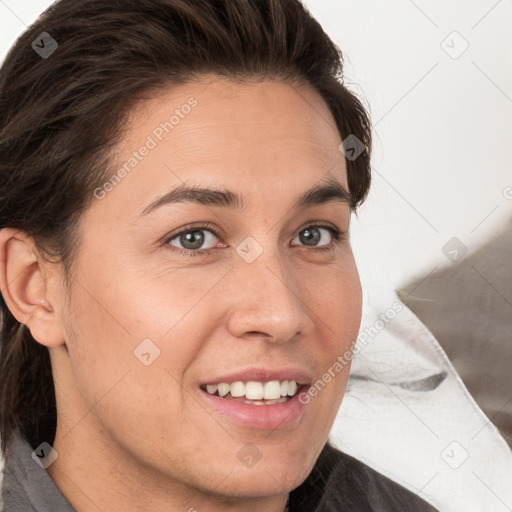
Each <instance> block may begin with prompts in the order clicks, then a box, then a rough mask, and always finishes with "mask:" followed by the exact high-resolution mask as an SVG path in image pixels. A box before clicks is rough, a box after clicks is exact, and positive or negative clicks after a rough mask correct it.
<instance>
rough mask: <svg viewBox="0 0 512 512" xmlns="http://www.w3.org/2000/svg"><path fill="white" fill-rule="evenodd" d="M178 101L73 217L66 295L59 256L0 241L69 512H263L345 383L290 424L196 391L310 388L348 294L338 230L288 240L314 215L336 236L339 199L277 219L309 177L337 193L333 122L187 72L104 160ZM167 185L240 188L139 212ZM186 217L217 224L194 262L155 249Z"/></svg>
mask: <svg viewBox="0 0 512 512" xmlns="http://www.w3.org/2000/svg"><path fill="white" fill-rule="evenodd" d="M190 97H194V98H195V99H196V100H197V102H198V103H197V106H196V107H195V108H193V109H192V111H191V112H190V113H189V114H188V115H187V116H186V117H184V118H183V119H181V120H180V123H179V125H177V126H176V127H175V128H174V129H173V130H172V131H171V132H170V133H169V134H166V135H165V136H164V138H163V139H162V141H161V142H159V143H158V144H157V146H156V147H155V148H154V149H152V150H151V151H150V152H149V154H148V155H147V156H146V157H145V158H144V159H143V160H142V161H141V162H139V163H138V165H137V167H136V168H134V169H133V171H132V172H131V173H130V174H129V175H128V176H126V177H125V178H124V179H123V180H122V182H121V183H119V184H118V185H117V186H116V187H115V188H114V189H113V190H112V191H110V192H108V193H107V194H106V195H105V197H104V198H103V199H101V200H94V201H93V202H92V204H91V206H90V207H89V208H88V209H87V211H86V212H85V214H84V215H83V217H82V219H81V223H80V227H79V230H80V235H81V244H80V247H79V251H78V254H77V259H76V260H75V262H74V266H73V270H72V275H71V290H70V292H71V294H70V296H69V297H68V296H67V294H66V290H65V287H64V284H63V283H64V280H63V270H62V268H61V266H60V265H58V264H55V263H50V262H48V261H46V260H44V259H43V258H42V257H41V254H40V253H39V251H38V249H37V247H36V246H35V244H34V243H33V241H32V240H31V239H30V238H29V237H28V236H26V235H25V234H24V233H20V232H17V231H14V230H11V229H4V230H2V231H0V249H1V268H0V270H1V272H0V279H1V287H2V293H3V294H4V297H5V300H6V302H7V304H8V307H9V309H10V310H11V311H12V312H13V314H14V315H15V316H16V318H17V319H18V320H19V321H20V322H22V323H25V324H26V325H27V327H28V328H29V329H30V331H31V333H32V336H33V337H34V339H35V340H37V341H38V342H39V343H41V344H43V345H45V346H47V347H49V350H50V355H51V360H52V367H53V372H54V380H55V388H56V397H57V407H58V428H57V433H56V439H55V442H54V444H53V447H54V449H55V450H56V451H57V452H58V454H59V456H58V458H57V460H56V461H55V462H54V463H53V464H52V465H51V466H49V468H48V472H49V474H50V475H51V477H52V478H53V480H54V481H55V482H56V484H57V485H58V487H59V488H60V489H61V490H62V492H63V494H64V495H65V496H66V498H67V499H68V500H69V501H70V503H71V504H72V505H73V507H75V509H76V510H77V511H79V512H85V511H96V510H109V511H111V512H120V511H127V510H130V511H143V510H152V511H154V512H160V511H161V512H163V511H166V512H169V511H184V510H189V511H193V510H194V509H195V510H197V511H200V512H203V511H204V512H217V511H262V512H281V511H282V510H283V508H284V506H285V502H286V499H287V497H288V493H289V492H290V491H291V490H293V489H294V488H296V487H297V486H298V485H300V484H301V483H302V482H303V481H304V480H305V478H306V477H307V475H308V474H309V473H310V472H311V470H312V468H313V465H314V463H315V462H316V459H317V457H318V455H319V453H320V451H321V449H322V447H323V445H324V444H325V442H326V440H327V437H328V435H329V431H330V429H331V426H332V423H333V421H334V419H335V416H336V413H337V410H338V408H339V406H340V403H341V400H342V397H343V394H344V391H345V387H346V383H347V379H348V374H349V367H348V366H346V367H345V368H344V369H343V370H342V371H341V372H340V373H338V374H337V375H336V377H335V378H333V379H332V380H331V382H329V384H328V385H327V386H326V387H325V388H324V389H323V390H322V391H321V392H320V393H318V395H317V396H315V397H314V398H312V399H311V401H310V402H309V404H308V405H307V406H306V408H305V412H304V415H303V417H302V419H301V421H300V422H298V423H294V424H292V425H290V426H287V427H284V428H277V429H274V430H272V431H268V430H257V429H252V428H247V427H241V426H239V425H238V424H236V423H234V422H233V421H231V420H230V419H229V418H226V417H223V416H222V415H220V414H219V413H218V412H216V411H214V410H212V409H211V408H209V407H207V404H206V403H205V402H201V401H200V399H199V398H198V396H199V395H198V386H199V384H200V383H202V382H205V380H206V379H208V378H210V377H216V376H218V375H221V374H225V373H229V372H232V371H234V370H238V369H245V368H248V367H250V366H270V367H272V368H278V367H284V366H293V367H299V368H304V369H307V370H308V371H309V372H310V373H311V375H312V376H313V379H312V382H315V381H316V380H317V379H319V378H320V377H321V375H322V374H323V373H324V372H325V371H326V370H327V369H328V368H330V367H332V365H333V363H334V362H335V361H336V358H337V357H338V356H339V355H340V354H343V353H344V352H345V351H346V350H348V349H351V348H352V343H353V340H355V339H356V337H357V333H358V329H359V326H360V320H361V287H360V280H359V275H358V272H357V267H356V264H355V261H354V257H353V253H352V250H351V247H350V243H349V239H348V237H347V239H346V240H343V241H340V242H339V243H336V242H335V241H334V240H333V239H332V237H331V236H330V234H329V231H327V230H325V229H324V228H320V229H319V231H318V234H319V235H322V239H321V240H320V241H318V242H316V244H317V246H328V245H331V246H332V250H329V251H319V250H318V249H315V245H314V243H315V242H313V245H312V246H308V245H305V242H303V241H301V239H300V238H299V234H300V233H303V230H304V229H305V228H306V227H307V226H308V224H310V223H311V222H316V221H322V223H323V224H327V225H330V226H333V227H335V228H337V229H339V230H341V231H346V232H348V230H349V224H350V216H351V210H350V207H349V205H348V204H347V203H342V202H339V201H330V202H327V203H325V204H321V205H314V206H312V207H308V208H304V209H299V210H294V209H293V208H292V205H293V203H294V202H295V200H296V198H297V197H298V196H299V195H301V194H302V193H304V192H305V191H306V190H308V189H309V188H311V187H313V186H314V185H317V184H319V182H320V181H321V180H322V179H325V178H327V177H331V178H334V179H337V180H338V181H339V182H340V183H342V184H344V185H345V187H347V188H348V182H347V174H346V164H345V159H344V156H343V154H342V153H341V152H340V151H339V149H338V145H339V144H340V142H341V138H340V135H339V133H338V131H337V129H336V125H335V122H334V119H333V118H332V116H331V114H330V112H329V110H328V107H327V106H326V104H325V103H324V101H323V100H322V98H321V97H320V96H319V95H318V94H317V93H316V92H315V91H314V90H313V89H312V88H310V87H309V86H307V85H301V86H298V85H293V86H292V85H290V84H287V83H283V82H275V81H262V82H260V83H257V82H255V81H246V82H243V83H235V82H232V81H226V80H224V79H217V78H212V77H203V78H202V79H201V80H196V81H194V82H192V83H189V84H187V85H182V86H180V87H178V88H175V89H173V90H172V91H164V92H160V93H159V94H158V95H155V96H154V97H152V98H150V99H147V100H144V101H143V102H142V103H140V104H139V105H138V106H137V108H135V109H134V110H133V111H132V112H131V115H130V119H129V122H128V124H127V125H126V126H125V127H124V128H126V129H127V132H126V136H125V138H124V139H123V141H122V143H121V145H120V146H119V147H118V148H117V149H116V160H117V162H119V163H120V164H121V165H122V163H124V162H125V161H126V160H127V159H128V158H129V156H130V155H131V154H132V152H133V151H135V150H137V149H138V148H140V146H141V145H142V144H144V142H145V141H146V138H147V136H148V135H150V134H151V133H152V131H153V130H154V129H155V127H156V126H158V125H159V124H160V123H161V122H163V121H164V120H166V119H168V117H169V114H168V112H171V113H172V111H173V110H174V109H175V108H179V107H180V106H181V105H183V104H185V103H186V102H187V101H188V100H189V98H190ZM183 182H185V183H186V184H196V185H209V186H211V187H214V188H227V189H231V190H233V191H236V192H238V193H241V194H243V196H244V198H245V209H244V210H242V211H238V210H233V209H230V208H226V207H221V206H204V205H199V204H193V203H191V202H182V203H176V204H172V205H167V206H163V207H161V208H159V209H157V210H155V211H153V212H152V213H150V214H148V215H146V216H143V217H139V215H140V213H141V212H142V211H143V210H144V208H145V207H146V206H147V205H148V204H150V203H151V202H152V201H153V200H155V199H156V198H158V197H160V196H162V195H163V194H165V193H166V192H168V191H169V190H171V189H172V188H174V187H176V186H178V185H180V184H181V183H183ZM201 222H210V223H212V224H213V225H214V226H215V227H216V231H215V234H210V232H209V231H206V232H202V233H203V234H205V235H206V236H207V238H205V242H204V245H203V246H202V247H201V248H210V254H209V255H202V256H195V257H192V256H190V255H185V254H179V253H178V252H176V250H179V249H180V248H181V249H184V248H185V246H183V245H180V241H179V238H175V239H174V241H172V242H169V243H166V242H165V239H168V238H170V237H171V235H173V234H176V233H180V231H182V229H181V228H182V227H183V226H185V225H188V224H191V223H194V224H196V225H197V224H200V223H201ZM189 231H193V229H190V230H189ZM247 236H251V237H253V238H254V239H255V240H256V241H257V242H258V243H259V244H260V246H261V247H262V248H263V253H262V254H261V255H260V256H258V257H257V258H256V260H255V261H254V262H252V263H251V264H248V263H247V262H246V261H245V260H244V259H243V258H241V257H240V256H239V255H238V254H237V252H236V247H237V246H238V245H239V244H240V242H241V241H242V240H243V239H244V238H246V237H247ZM306 243H307V242H306ZM294 244H295V245H294ZM188 247H190V246H188ZM195 250H197V249H195ZM190 252H193V250H190ZM147 338H149V339H151V340H152V341H153V342H154V343H155V344H156V345H157V346H158V347H159V349H160V351H161V353H160V356H159V357H158V358H157V359H156V360H154V362H153V363H152V364H151V365H149V366H144V365H143V364H142V363H141V362H140V361H139V360H138V359H137V358H136V357H135V356H134V353H133V351H134V349H135V348H136V347H137V346H138V345H139V344H140V343H141V341H142V340H144V339H147ZM255 407H256V406H255ZM246 443H252V444H254V445H255V446H257V448H258V449H259V451H260V452H261V459H260V460H259V461H258V462H257V463H256V464H255V465H254V466H252V467H250V468H248V467H246V466H245V465H244V464H243V463H242V461H241V460H240V459H239V458H238V457H237V453H238V451H239V450H240V449H241V448H242V447H243V446H244V445H245V444H246Z"/></svg>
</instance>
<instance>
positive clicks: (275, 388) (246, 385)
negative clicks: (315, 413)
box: [200, 380, 307, 405]
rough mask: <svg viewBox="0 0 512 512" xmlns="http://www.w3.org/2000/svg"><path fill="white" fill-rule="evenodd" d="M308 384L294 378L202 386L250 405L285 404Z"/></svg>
mask: <svg viewBox="0 0 512 512" xmlns="http://www.w3.org/2000/svg"><path fill="white" fill-rule="evenodd" d="M306 386H307V384H304V385H302V384H299V383H297V382H295V381H293V380H291V381H288V380H285V381H278V380H273V381H268V382H257V381H248V382H242V381H236V382H231V383H227V382H220V383H218V384H203V385H201V386H200V388H201V389H202V390H203V391H205V392H206V393H208V394H210V395H212V396H217V397H219V398H223V399H224V400H234V401H236V402H241V403H245V404H249V405H274V404H283V403H285V402H288V401H289V400H291V399H292V398H293V397H294V396H296V395H297V394H298V393H299V392H300V391H302V389H303V388H304V387H306Z"/></svg>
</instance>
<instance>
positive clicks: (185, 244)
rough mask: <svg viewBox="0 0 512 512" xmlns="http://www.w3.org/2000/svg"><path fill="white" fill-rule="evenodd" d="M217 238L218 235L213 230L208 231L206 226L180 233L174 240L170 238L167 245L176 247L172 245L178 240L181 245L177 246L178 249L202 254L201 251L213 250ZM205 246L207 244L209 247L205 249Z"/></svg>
mask: <svg viewBox="0 0 512 512" xmlns="http://www.w3.org/2000/svg"><path fill="white" fill-rule="evenodd" d="M216 238H217V235H215V233H214V232H213V231H212V230H211V229H208V228H206V227H205V226H197V227H195V228H190V229H186V230H183V231H180V232H179V233H178V234H176V235H174V236H173V237H172V238H169V239H168V240H167V243H168V244H169V245H171V246H173V247H176V246H175V245H174V244H173V243H172V242H173V240H176V241H177V242H178V243H179V244H180V245H178V246H177V248H178V249H184V250H185V251H193V252H199V253H201V252H202V251H201V250H208V249H213V248H214V247H215V245H216V242H215V239H216ZM203 244H206V245H207V246H206V247H203ZM198 249H201V250H198Z"/></svg>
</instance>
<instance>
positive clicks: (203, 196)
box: [139, 178, 352, 217]
mask: <svg viewBox="0 0 512 512" xmlns="http://www.w3.org/2000/svg"><path fill="white" fill-rule="evenodd" d="M187 201H188V202H192V203H196V204H200V205H205V206H220V207H224V208H232V209H237V210H240V211H242V210H244V209H245V207H246V203H245V200H244V198H243V196H242V195H241V194H239V193H237V192H233V191H231V190H217V189H211V188H206V187H200V186H196V185H192V186H190V185H185V184H181V185H180V186H178V187H176V188H175V189H173V190H171V191H170V192H168V193H167V194H165V195H163V196H161V197H159V198H157V199H156V200H155V201H153V202H152V203H150V204H149V205H148V206H146V207H145V208H144V210H143V211H142V212H141V214H140V215H139V217H142V216H144V215H148V214H149V213H151V212H153V211H155V210H156V209H158V208H160V207H162V206H165V205H169V204H173V203H181V202H187ZM330 201H338V202H341V203H346V204H348V205H349V206H350V207H351V205H352V196H351V195H350V192H349V191H348V190H347V189H346V187H345V185H343V184H342V183H340V182H339V181H337V180H335V179H333V178H327V179H325V180H323V184H322V185H316V186H314V187H313V188H310V189H309V190H307V191H306V192H304V194H302V195H301V196H300V197H299V198H298V199H297V200H296V201H295V204H294V205H293V206H292V208H293V209H299V208H307V207H309V206H314V205H320V204H324V203H327V202H330Z"/></svg>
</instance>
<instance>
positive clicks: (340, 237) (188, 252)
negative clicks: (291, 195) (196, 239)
mask: <svg viewBox="0 0 512 512" xmlns="http://www.w3.org/2000/svg"><path fill="white" fill-rule="evenodd" d="M313 227H315V228H325V229H327V230H328V231H329V232H330V233H331V235H332V237H333V241H332V242H331V243H330V244H329V245H327V246H321V247H314V246H313V247H312V249H313V250H315V251H321V252H325V251H332V250H334V249H335V246H336V245H338V244H340V243H342V242H343V241H345V240H346V239H347V233H346V232H345V231H340V230H339V229H337V228H335V227H333V226H329V225H325V224H321V223H311V224H308V225H307V226H305V227H303V228H302V229H301V230H300V231H299V232H298V233H300V232H302V231H304V230H306V229H308V228H313ZM203 229H204V230H208V231H211V232H212V233H213V234H214V235H215V236H216V237H217V238H219V237H218V235H217V233H216V232H215V226H213V225H212V224H209V223H204V224H200V225H198V226H192V227H188V228H185V229H182V230H181V231H180V232H178V233H175V234H173V235H172V236H170V237H168V238H166V239H165V241H164V244H165V245H167V246H168V247H172V250H173V251H176V252H177V253H178V254H181V255H185V256H190V257H194V256H206V255H208V254H210V252H211V251H213V250H214V248H211V249H197V250H192V249H180V248H179V247H174V246H171V245H169V242H170V241H171V240H174V239H175V238H178V237H179V236H180V235H182V234H183V233H190V232H193V231H201V230H203ZM299 247H300V246H299ZM304 247H307V246H304Z"/></svg>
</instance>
